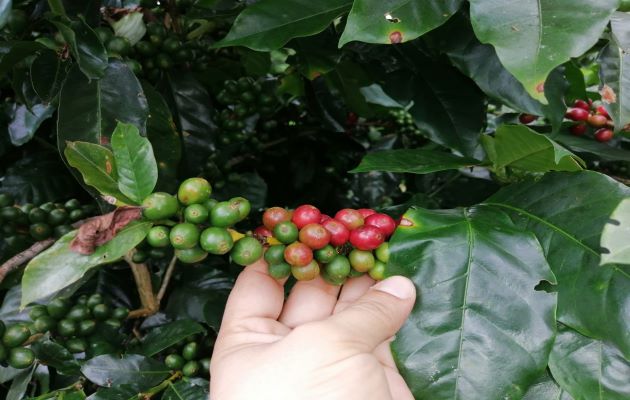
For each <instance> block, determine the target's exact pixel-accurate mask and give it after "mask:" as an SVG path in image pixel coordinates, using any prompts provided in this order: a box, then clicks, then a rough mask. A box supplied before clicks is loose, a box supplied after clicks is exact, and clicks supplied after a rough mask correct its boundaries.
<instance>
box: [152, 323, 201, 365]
mask: <svg viewBox="0 0 630 400" xmlns="http://www.w3.org/2000/svg"><path fill="white" fill-rule="evenodd" d="M202 332H205V329H204V328H203V326H201V325H199V324H198V323H196V322H195V321H191V320H189V319H180V320H177V321H174V322H171V323H169V324H166V325H162V326H159V327H157V328H154V329H152V330H151V331H150V332H149V333H148V334H147V335H146V336H145V337H144V338H142V354H144V355H145V356H147V357H151V356H154V355H156V354H157V353H159V352H160V351H162V350H165V349H167V348H169V347H171V346H173V345H175V344H177V343H179V342H180V341H182V340H184V339H186V338H187V337H189V336H191V335H194V334H197V333H202Z"/></svg>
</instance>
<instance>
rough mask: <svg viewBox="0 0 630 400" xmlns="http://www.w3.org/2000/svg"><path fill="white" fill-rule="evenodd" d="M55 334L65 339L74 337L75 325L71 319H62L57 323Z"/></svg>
mask: <svg viewBox="0 0 630 400" xmlns="http://www.w3.org/2000/svg"><path fill="white" fill-rule="evenodd" d="M57 333H58V334H60V335H61V336H65V337H71V336H74V335H75V334H76V333H77V324H76V323H75V322H74V321H73V320H71V319H62V320H61V321H59V322H57Z"/></svg>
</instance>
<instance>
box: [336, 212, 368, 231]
mask: <svg viewBox="0 0 630 400" xmlns="http://www.w3.org/2000/svg"><path fill="white" fill-rule="evenodd" d="M335 219H336V220H337V221H339V222H341V223H342V224H344V225H345V227H346V228H348V229H349V230H353V229H356V228H358V227H360V226H361V225H363V222H364V219H363V216H362V215H361V213H360V212H358V211H357V210H353V209H351V208H344V209H343V210H340V211H338V212H337V214H335Z"/></svg>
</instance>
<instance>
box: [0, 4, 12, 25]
mask: <svg viewBox="0 0 630 400" xmlns="http://www.w3.org/2000/svg"><path fill="white" fill-rule="evenodd" d="M12 7H13V0H5V1H3V2H2V3H0V28H4V25H5V24H6V23H7V20H8V19H9V16H10V15H11V8H12Z"/></svg>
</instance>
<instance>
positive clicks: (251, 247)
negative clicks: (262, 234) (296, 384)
mask: <svg viewBox="0 0 630 400" xmlns="http://www.w3.org/2000/svg"><path fill="white" fill-rule="evenodd" d="M230 255H231V256H232V261H233V262H234V263H235V264H238V265H241V266H246V265H249V264H252V263H254V262H256V261H257V260H259V259H260V258H261V257H262V255H263V247H262V244H260V242H259V241H258V240H256V239H255V238H253V237H244V238H242V239H240V240H239V241H237V242H236V243H235V244H234V248H233V249H232V252H231V253H230Z"/></svg>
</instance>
